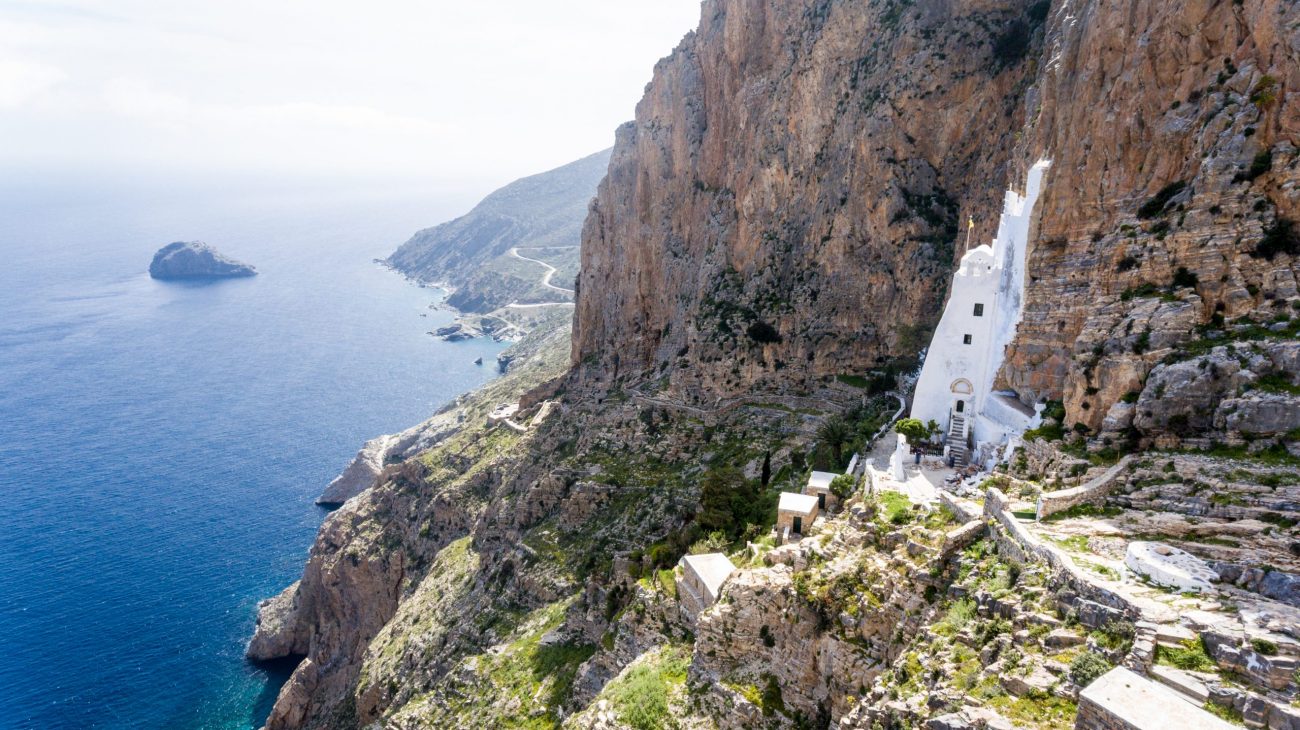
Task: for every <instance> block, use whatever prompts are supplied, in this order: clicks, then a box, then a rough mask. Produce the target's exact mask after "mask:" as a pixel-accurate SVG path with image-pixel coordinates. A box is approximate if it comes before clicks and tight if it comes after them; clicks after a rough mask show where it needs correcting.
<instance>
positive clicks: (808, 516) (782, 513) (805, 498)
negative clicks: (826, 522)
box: [776, 492, 818, 543]
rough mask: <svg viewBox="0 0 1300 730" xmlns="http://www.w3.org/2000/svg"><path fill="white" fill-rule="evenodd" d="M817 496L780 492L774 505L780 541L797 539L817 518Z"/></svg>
mask: <svg viewBox="0 0 1300 730" xmlns="http://www.w3.org/2000/svg"><path fill="white" fill-rule="evenodd" d="M817 513H818V508H817V498H816V497H815V496H813V495H811V494H796V493H794V492H782V493H781V501H780V502H778V503H777V506H776V535H777V538H778V539H779V541H780V542H781V543H786V542H789V541H790V540H797V539H799V538H800V537H802V536H803V535H804V533H805V532H807V531H808V530H810V529H811V528H812V525H813V522H814V521H816V519H817Z"/></svg>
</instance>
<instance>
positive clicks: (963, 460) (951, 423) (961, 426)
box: [945, 413, 970, 467]
mask: <svg viewBox="0 0 1300 730" xmlns="http://www.w3.org/2000/svg"><path fill="white" fill-rule="evenodd" d="M945 443H946V444H947V446H948V455H949V456H951V457H952V463H953V465H954V466H958V467H962V466H966V465H967V464H968V463H970V449H968V448H967V447H966V416H965V414H962V413H953V414H952V417H951V418H950V419H949V420H948V438H947V439H946V441H945Z"/></svg>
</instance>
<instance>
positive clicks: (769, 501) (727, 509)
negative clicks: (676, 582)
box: [673, 466, 777, 562]
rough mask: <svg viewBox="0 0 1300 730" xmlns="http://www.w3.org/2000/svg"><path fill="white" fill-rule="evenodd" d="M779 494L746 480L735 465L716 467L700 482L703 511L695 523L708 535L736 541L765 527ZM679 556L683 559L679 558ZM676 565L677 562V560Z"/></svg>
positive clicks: (774, 508)
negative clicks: (758, 526)
mask: <svg viewBox="0 0 1300 730" xmlns="http://www.w3.org/2000/svg"><path fill="white" fill-rule="evenodd" d="M776 500H777V493H776V492H775V491H773V490H764V489H762V488H761V487H760V486H759V485H758V483H757V482H755V481H753V480H750V479H746V478H745V475H744V474H743V473H741V471H740V469H738V468H736V467H734V466H722V467H715V468H713V469H710V470H708V471H707V472H705V474H704V479H703V480H702V481H701V482H700V511H699V514H697V515H696V516H695V522H696V524H697V525H699V527H700V529H702V530H703V531H705V532H707V533H712V532H721V533H723V534H724V535H726V536H728V537H730V538H732V539H735V538H738V537H740V535H741V534H742V533H743V532H744V531H745V527H746V526H747V525H750V524H762V523H763V522H764V521H765V520H767V519H769V515H770V513H774V512H775V510H776ZM679 557H680V556H679ZM673 562H676V560H674V561H673Z"/></svg>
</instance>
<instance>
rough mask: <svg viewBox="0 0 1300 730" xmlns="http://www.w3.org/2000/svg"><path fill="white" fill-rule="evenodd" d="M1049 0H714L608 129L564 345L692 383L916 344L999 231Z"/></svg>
mask: <svg viewBox="0 0 1300 730" xmlns="http://www.w3.org/2000/svg"><path fill="white" fill-rule="evenodd" d="M1045 9H1046V6H1045V5H1043V4H1039V5H1035V6H1033V7H1032V8H1031V7H1028V6H1027V4H1026V3H1024V2H1020V1H1012V0H1007V1H1001V0H991V1H988V2H977V3H950V2H926V3H920V4H916V5H913V4H912V3H910V2H892V1H891V2H870V3H868V2H829V1H828V0H827V1H822V2H812V3H789V2H781V1H779V0H767V1H761V0H725V1H724V0H712V1H710V2H706V3H705V4H704V8H703V16H702V19H701V22H700V28H699V30H698V31H697V32H695V33H694V34H692V35H690V36H688V37H687V38H686V39H685V40H684V41H683V42H682V44H681V45H680V46H679V47H678V48H677V49H676V50H675V51H674V52H673V54H672V55H671V56H669V57H668V58H666V59H665V60H663V61H662V62H660V64H659V65H658V66H657V67H656V69H655V77H654V80H653V81H652V83H651V84H650V86H649V88H648V89H647V92H646V96H645V98H644V99H643V100H642V102H641V103H640V105H639V106H638V107H637V116H636V121H635V122H634V123H632V124H629V125H626V126H624V127H623V128H622V129H620V130H619V134H618V138H617V144H616V146H615V149H614V155H613V159H612V161H611V163H610V171H609V175H608V177H607V178H606V179H605V181H604V182H603V183H602V184H601V187H600V191H599V194H598V196H597V199H596V202H595V204H594V205H593V208H592V213H591V215H590V216H589V217H588V219H587V224H586V228H585V229H584V232H583V252H582V256H583V259H582V273H581V275H580V277H579V297H578V311H577V317H576V320H575V330H574V345H573V354H574V361H575V362H576V363H585V364H587V365H589V366H590V368H591V371H592V372H604V371H607V370H613V369H614V368H613V365H614V363H613V360H614V355H613V353H618V360H619V362H618V368H619V370H620V371H621V372H624V373H626V372H646V371H650V370H652V369H655V368H657V367H661V366H664V365H667V366H671V368H672V369H671V372H672V377H673V381H674V384H675V385H676V386H677V387H679V388H681V389H683V390H687V391H692V390H695V389H699V390H700V391H702V392H710V393H712V392H716V393H718V394H727V393H733V392H739V391H742V390H745V389H747V388H750V387H752V386H753V385H754V384H755V383H759V382H765V383H768V384H771V383H774V382H777V381H779V382H780V383H782V384H783V385H792V384H797V383H798V382H799V380H800V379H801V378H802V377H804V376H808V375H812V376H821V375H828V374H841V373H857V372H862V371H864V370H866V369H868V368H870V367H873V366H875V365H877V364H878V363H879V362H881V361H883V360H885V359H888V358H893V357H898V356H903V355H915V354H916V352H917V351H918V350H919V349H920V348H921V347H923V346H924V344H925V342H926V337H925V330H926V328H927V326H928V325H931V324H932V323H933V321H934V320H935V319H936V318H937V315H938V312H939V309H940V308H941V306H942V303H943V298H944V294H945V290H944V283H945V281H946V279H947V277H948V274H949V272H950V269H951V267H952V264H953V263H954V261H955V260H956V257H957V256H959V254H960V249H961V248H962V246H963V244H964V242H965V239H964V233H965V226H964V225H961V222H963V221H965V220H966V219H967V217H968V215H974V216H975V218H976V221H977V223H978V224H979V225H978V227H977V228H976V231H975V234H976V236H977V237H978V236H982V235H988V234H990V233H991V227H992V226H993V225H996V212H997V210H998V206H999V204H1000V202H1001V196H1000V194H999V191H1000V190H1002V189H1003V188H1004V184H1005V182H1006V181H1007V179H1008V172H1009V168H1008V161H1009V160H1013V159H1018V158H1017V157H1016V155H1015V146H1016V140H1017V138H1018V132H1019V130H1020V129H1021V126H1022V124H1023V121H1024V116H1025V108H1026V101H1025V93H1026V88H1027V85H1028V84H1029V83H1030V82H1031V81H1032V80H1033V78H1034V73H1033V72H1034V70H1035V69H1036V67H1037V63H1038V62H1037V60H1036V59H1037V56H1038V55H1039V52H1038V50H1037V49H1039V48H1040V46H1041V44H1042V38H1043V28H1044V22H1045Z"/></svg>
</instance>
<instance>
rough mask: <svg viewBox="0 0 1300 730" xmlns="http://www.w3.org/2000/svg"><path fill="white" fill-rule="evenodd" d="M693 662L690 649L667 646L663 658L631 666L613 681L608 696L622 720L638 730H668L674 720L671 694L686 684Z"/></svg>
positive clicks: (658, 657)
mask: <svg viewBox="0 0 1300 730" xmlns="http://www.w3.org/2000/svg"><path fill="white" fill-rule="evenodd" d="M690 663H691V654H690V651H689V650H687V649H684V648H680V647H668V648H666V649H664V650H663V654H662V655H659V656H656V657H654V658H653V659H652V660H650V661H647V662H646V663H644V664H640V665H638V666H635V667H632V668H631V669H629V670H628V671H627V674H626V675H624V676H623V677H620V678H619V679H616V680H614V681H613V682H611V683H610V684H609V686H608V687H607V689H606V692H605V694H606V695H607V696H608V698H609V702H610V704H611V705H613V706H614V708H615V711H616V713H617V714H618V717H619V719H620V720H622V721H623V722H625V723H627V724H628V725H629V726H631V727H633V728H635V729H636V730H658V728H663V727H668V726H669V724H670V723H671V721H672V715H671V713H670V711H669V708H668V700H669V695H670V693H671V692H672V690H673V688H674V687H679V686H682V685H684V684H685V683H686V670H687V668H688V667H689V666H690Z"/></svg>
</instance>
